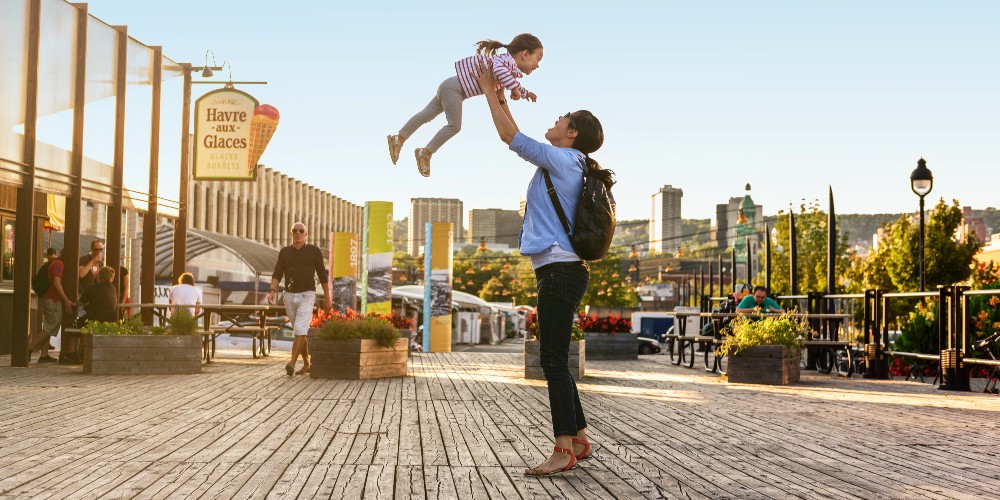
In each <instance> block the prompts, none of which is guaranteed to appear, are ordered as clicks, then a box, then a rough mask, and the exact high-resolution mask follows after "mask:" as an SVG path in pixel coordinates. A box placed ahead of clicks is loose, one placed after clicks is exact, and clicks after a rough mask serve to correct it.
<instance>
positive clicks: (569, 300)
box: [477, 67, 614, 477]
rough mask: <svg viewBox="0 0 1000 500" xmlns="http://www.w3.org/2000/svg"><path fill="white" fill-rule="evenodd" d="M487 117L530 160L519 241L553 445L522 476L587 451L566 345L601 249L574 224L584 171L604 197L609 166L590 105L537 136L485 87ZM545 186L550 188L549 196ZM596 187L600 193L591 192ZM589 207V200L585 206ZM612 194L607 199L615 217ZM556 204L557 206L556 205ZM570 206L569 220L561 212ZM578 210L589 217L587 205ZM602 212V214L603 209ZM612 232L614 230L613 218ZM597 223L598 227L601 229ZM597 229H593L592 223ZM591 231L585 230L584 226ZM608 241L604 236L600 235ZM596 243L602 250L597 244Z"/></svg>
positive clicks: (546, 471)
mask: <svg viewBox="0 0 1000 500" xmlns="http://www.w3.org/2000/svg"><path fill="white" fill-rule="evenodd" d="M477 78H478V81H479V86H480V88H484V89H487V88H496V81H495V80H496V77H495V76H494V75H493V72H492V71H490V70H489V68H483V67H480V68H479V71H478V72H477ZM486 99H487V102H488V103H489V107H490V113H491V115H492V117H493V124H494V125H495V126H496V129H497V133H498V134H499V135H500V139H501V140H502V141H503V142H504V143H506V144H507V145H508V147H509V148H510V150H511V151H514V152H515V153H517V154H518V156H520V157H521V158H523V159H524V160H526V161H527V162H529V163H531V164H532V165H534V166H535V167H536V169H535V174H534V176H533V177H532V179H531V182H530V183H529V184H528V193H527V200H528V201H527V205H526V207H525V212H524V224H523V226H522V227H521V237H520V242H519V247H520V250H521V254H522V255H527V256H530V257H531V265H532V268H534V270H535V277H536V280H537V282H538V307H537V314H538V333H539V335H538V337H539V341H540V346H539V347H540V349H539V354H540V364H541V365H542V371H543V372H544V373H545V380H546V382H547V383H548V389H549V410H550V412H551V414H552V427H553V433H554V435H555V444H556V445H555V448H554V449H553V453H552V455H550V456H549V458H548V459H547V460H545V462H543V463H541V464H539V465H538V466H536V467H533V468H531V469H527V470H525V471H524V473H525V475H528V476H536V477H540V476H548V475H551V474H558V473H562V472H566V471H568V470H570V469H572V468H573V467H574V466H575V465H576V463H577V462H578V461H580V460H586V459H589V458H591V456H592V455H593V448H592V447H591V445H590V442H589V441H588V440H587V434H586V428H587V421H586V418H585V416H584V413H583V406H582V405H581V403H580V394H579V392H578V391H577V387H576V382H575V381H574V380H573V376H572V375H571V374H570V371H569V345H570V336H571V333H572V328H573V320H574V318H575V316H576V313H577V310H578V309H579V307H580V302H581V301H582V300H583V295H584V293H585V292H586V291H587V284H588V282H589V281H590V268H589V267H588V266H587V262H586V260H585V259H587V258H593V256H595V255H596V256H598V257H597V258H600V257H601V256H603V253H606V252H607V246H605V245H604V243H605V242H604V241H603V240H602V238H601V237H600V235H596V238H595V241H598V240H599V245H592V243H593V241H590V242H588V241H587V240H580V239H579V238H576V236H582V234H580V233H574V229H580V227H581V224H580V221H581V211H580V210H579V208H580V207H583V206H585V205H586V204H587V203H588V202H587V201H583V202H582V203H581V193H582V192H583V191H584V187H585V186H588V187H589V181H588V179H585V177H588V178H589V179H597V180H600V181H601V182H602V183H603V186H602V187H605V188H606V189H605V191H604V193H603V194H604V198H605V199H607V198H609V197H610V187H611V184H612V183H613V182H612V181H611V174H612V173H611V171H609V170H601V168H600V165H598V163H597V162H596V161H595V160H594V159H593V158H591V157H590V153H593V152H594V151H597V150H598V149H600V147H601V145H602V144H603V143H604V130H603V128H602V127H601V122H600V121H599V120H598V119H597V117H596V116H594V115H593V113H591V112H590V111H585V110H580V111H574V112H571V113H566V114H565V115H563V116H560V117H559V118H557V119H556V122H555V124H554V125H553V127H552V128H550V129H549V130H548V131H547V132H546V133H545V140H546V141H547V142H548V143H547V144H546V143H542V142H539V141H536V140H534V139H532V138H530V137H528V136H526V135H524V134H522V133H521V132H520V131H519V130H518V128H517V124H515V123H514V118H513V117H512V116H511V113H510V109H509V108H508V107H507V102H506V100H504V98H503V94H502V93H500V92H487V93H486ZM550 193H552V194H553V196H551V197H550V196H549V194H550ZM595 194H599V193H595ZM588 207H592V206H588ZM613 207H614V205H613V198H611V204H610V206H609V208H610V210H611V212H610V215H611V220H612V221H613V219H614V209H613ZM560 212H561V213H560ZM566 214H570V215H571V216H572V217H573V220H572V221H570V220H567V219H568V218H567V217H566ZM583 215H584V216H585V218H588V217H589V218H590V222H592V221H593V220H594V217H591V216H594V215H600V214H595V212H593V211H592V210H590V209H589V208H588V209H587V210H584V211H583ZM605 215H607V214H605ZM610 224H611V232H612V233H613V232H614V226H613V222H610ZM606 225H607V222H606V221H605V224H604V227H600V228H599V229H600V230H601V231H603V230H605V229H606ZM598 232H600V231H598ZM587 233H588V234H590V233H589V232H587ZM607 243H608V244H610V239H609V240H608V241H607ZM601 246H603V250H601V248H600V247H601ZM581 253H587V254H589V255H591V256H589V257H583V256H581V255H580V254H581Z"/></svg>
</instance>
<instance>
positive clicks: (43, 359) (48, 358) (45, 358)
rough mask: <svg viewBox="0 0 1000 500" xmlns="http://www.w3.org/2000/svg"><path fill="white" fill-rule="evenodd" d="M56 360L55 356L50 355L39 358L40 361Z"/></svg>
mask: <svg viewBox="0 0 1000 500" xmlns="http://www.w3.org/2000/svg"><path fill="white" fill-rule="evenodd" d="M56 361H57V360H56V358H53V357H52V356H48V355H46V356H42V357H40V358H38V362H39V363H55V362H56Z"/></svg>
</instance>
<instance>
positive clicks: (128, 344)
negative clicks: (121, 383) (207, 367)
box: [82, 334, 201, 375]
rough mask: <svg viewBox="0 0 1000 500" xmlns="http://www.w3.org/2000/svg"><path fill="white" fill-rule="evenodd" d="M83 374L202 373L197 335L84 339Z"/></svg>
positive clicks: (124, 336)
mask: <svg viewBox="0 0 1000 500" xmlns="http://www.w3.org/2000/svg"><path fill="white" fill-rule="evenodd" d="M82 340H83V373H87V374H92V375H152V374H177V373H201V337H200V336H198V335H90V334H88V335H83V336H82Z"/></svg>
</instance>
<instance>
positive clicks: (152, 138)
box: [139, 46, 163, 326]
mask: <svg viewBox="0 0 1000 500" xmlns="http://www.w3.org/2000/svg"><path fill="white" fill-rule="evenodd" d="M150 48H151V49H153V100H152V103H151V109H150V113H149V114H150V117H151V123H150V133H149V190H148V193H147V196H148V198H149V206H148V210H147V211H146V216H145V217H143V218H142V274H140V277H141V281H140V284H139V288H141V289H142V299H141V300H142V303H143V304H152V303H153V302H155V301H156V297H155V295H154V293H153V292H154V290H153V287H154V286H155V285H156V215H157V212H158V205H159V204H160V195H159V180H160V99H161V95H162V84H163V47H159V46H155V47H150ZM142 323H143V324H144V325H146V326H151V325H152V324H153V310H152V309H150V308H148V307H146V308H143V309H142Z"/></svg>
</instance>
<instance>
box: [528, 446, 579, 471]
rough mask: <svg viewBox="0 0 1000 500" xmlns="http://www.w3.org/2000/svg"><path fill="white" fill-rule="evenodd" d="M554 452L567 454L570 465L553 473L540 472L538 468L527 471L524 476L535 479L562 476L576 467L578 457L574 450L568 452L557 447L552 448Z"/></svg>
mask: <svg viewBox="0 0 1000 500" xmlns="http://www.w3.org/2000/svg"><path fill="white" fill-rule="evenodd" d="M552 451H554V452H556V453H565V454H567V455H569V463H568V464H566V467H563V468H562V469H556V470H552V471H549V472H539V470H538V468H537V467H536V468H534V469H526V470H525V471H524V475H525V476H534V477H545V476H553V475H555V474H562V473H563V472H566V471H568V470H570V469H572V468H573V467H575V466H576V461H577V460H576V455H574V454H573V450H567V449H566V448H560V447H558V446H556V447H553V448H552Z"/></svg>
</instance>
